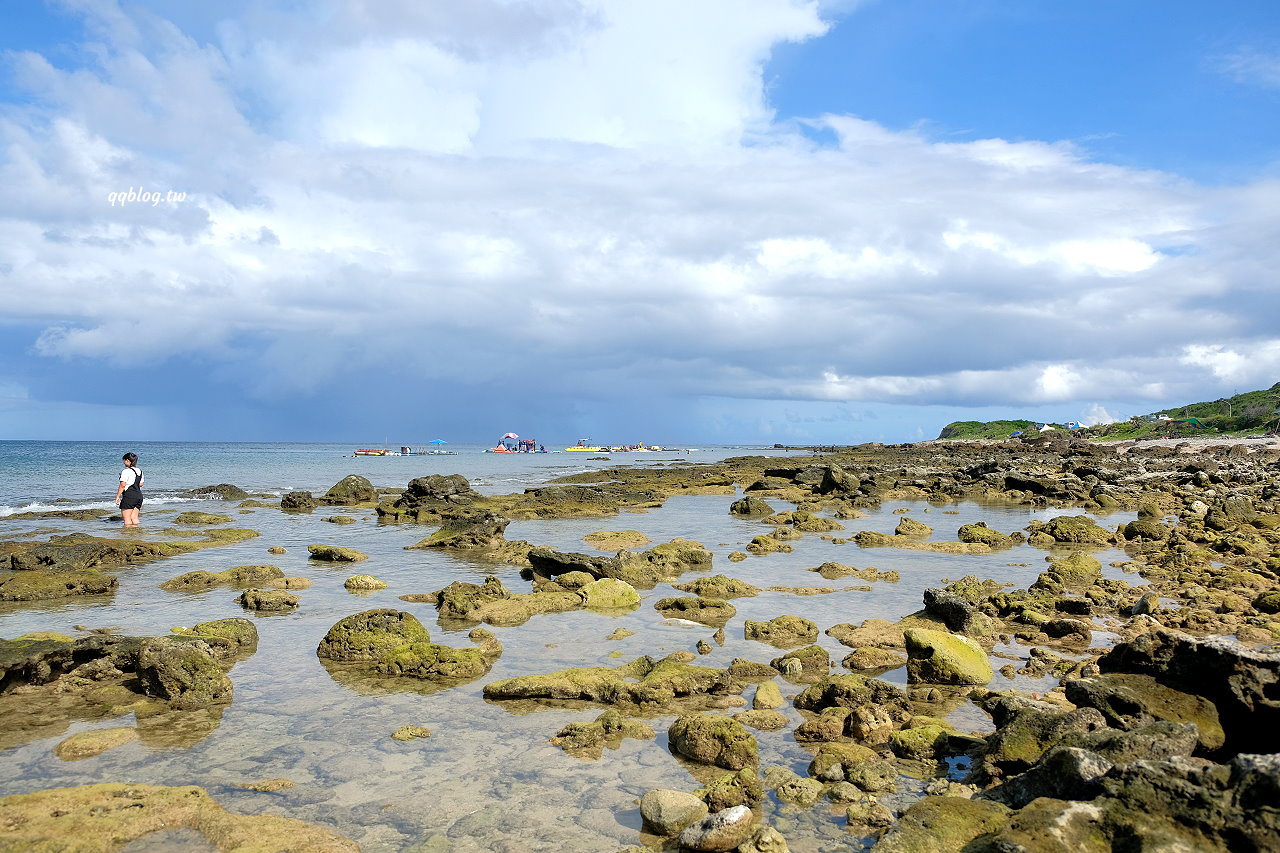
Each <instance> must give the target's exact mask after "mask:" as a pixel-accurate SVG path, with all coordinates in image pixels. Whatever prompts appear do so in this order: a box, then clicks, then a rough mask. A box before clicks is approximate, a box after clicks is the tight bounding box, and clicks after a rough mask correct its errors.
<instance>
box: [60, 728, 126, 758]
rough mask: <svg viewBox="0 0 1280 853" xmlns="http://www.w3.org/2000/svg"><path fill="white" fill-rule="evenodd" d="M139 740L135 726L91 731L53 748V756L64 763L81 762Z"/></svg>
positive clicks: (68, 739)
mask: <svg viewBox="0 0 1280 853" xmlns="http://www.w3.org/2000/svg"><path fill="white" fill-rule="evenodd" d="M137 739H138V730H137V729H135V728H134V727H133V726H117V727H115V728H110V729H91V730H89V731H87V732H78V733H77V734H73V735H71V736H70V737H69V738H66V739H65V740H63V741H62V742H61V743H59V744H58V745H57V746H55V747H54V748H53V754H54V755H56V756H58V757H59V758H61V759H62V760H63V761H80V760H81V759H85V758H92V757H93V756H95V755H101V754H102V753H104V752H106V751H107V750H109V749H115V748H116V747H118V746H124V745H125V744H126V743H131V742H132V741H135V740H137Z"/></svg>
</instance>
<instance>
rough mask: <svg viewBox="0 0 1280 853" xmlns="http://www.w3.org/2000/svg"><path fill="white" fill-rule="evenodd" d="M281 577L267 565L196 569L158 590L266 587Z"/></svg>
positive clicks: (166, 583)
mask: <svg viewBox="0 0 1280 853" xmlns="http://www.w3.org/2000/svg"><path fill="white" fill-rule="evenodd" d="M283 577H284V572H283V571H282V570H281V569H280V568H279V567H277V566H269V565H253V566H235V567H234V568H230V569H225V570H224V571H221V572H207V571H204V570H199V569H198V570H196V571H194V572H187V573H186V574H182V575H178V576H177V577H176V578H170V579H169V580H167V581H165V582H164V583H162V584H160V588H161V589H163V590H167V591H169V592H203V591H204V590H208V589H214V588H215V587H223V586H240V587H246V586H266V585H268V584H272V583H275V582H276V581H278V580H280V579H281V578H283Z"/></svg>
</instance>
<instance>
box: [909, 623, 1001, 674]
mask: <svg viewBox="0 0 1280 853" xmlns="http://www.w3.org/2000/svg"><path fill="white" fill-rule="evenodd" d="M903 638H904V639H905V640H906V644H907V674H908V676H909V678H910V680H911V681H914V682H924V683H927V684H978V685H980V684H986V683H988V682H990V681H991V679H992V678H994V677H995V670H994V669H992V667H991V661H990V660H989V659H988V658H987V653H986V652H985V651H983V649H982V647H981V646H979V645H978V644H977V643H975V642H974V641H973V640H970V639H969V638H968V637H961V636H959V635H957V634H948V633H946V632H944V631H930V630H928V629H927V628H908V629H906V630H905V631H903Z"/></svg>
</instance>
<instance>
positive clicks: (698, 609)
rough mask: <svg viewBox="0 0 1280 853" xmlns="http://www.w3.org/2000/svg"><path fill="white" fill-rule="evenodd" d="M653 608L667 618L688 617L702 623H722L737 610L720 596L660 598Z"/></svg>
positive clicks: (730, 617)
mask: <svg viewBox="0 0 1280 853" xmlns="http://www.w3.org/2000/svg"><path fill="white" fill-rule="evenodd" d="M653 608H654V609H655V610H657V611H658V612H659V613H661V614H662V615H663V616H665V617H667V618H668V619H688V620H689V621H691V622H700V623H701V624H703V625H723V624H725V623H726V622H728V621H729V620H730V619H732V618H733V616H734V614H736V613H737V612H738V610H737V608H735V607H734V606H733V605H732V604H730V603H729V602H727V601H725V600H724V599H721V598H699V597H698V596H684V597H681V598H660V599H658V601H657V602H656V603H654V605H653Z"/></svg>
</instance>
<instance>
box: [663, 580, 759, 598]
mask: <svg viewBox="0 0 1280 853" xmlns="http://www.w3.org/2000/svg"><path fill="white" fill-rule="evenodd" d="M672 586H674V587H675V588H676V589H678V590H680V591H681V592H688V593H692V594H693V595H696V596H699V597H700V598H721V599H724V598H746V597H750V596H755V595H759V594H760V587H758V586H754V585H752V584H749V583H747V582H746V581H742V580H738V579H737V578H731V577H727V576H725V575H711V576H710V577H704V578H696V579H694V580H691V581H689V582H688V583H678V584H672Z"/></svg>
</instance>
